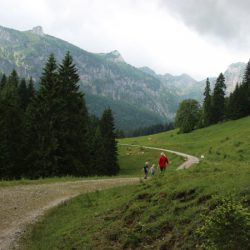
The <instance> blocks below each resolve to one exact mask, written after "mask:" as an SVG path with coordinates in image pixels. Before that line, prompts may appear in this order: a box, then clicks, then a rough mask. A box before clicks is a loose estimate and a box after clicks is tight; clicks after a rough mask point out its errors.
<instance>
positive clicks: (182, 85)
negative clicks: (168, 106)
mask: <svg viewBox="0 0 250 250" xmlns="http://www.w3.org/2000/svg"><path fill="white" fill-rule="evenodd" d="M140 69H141V70H142V71H143V72H145V73H147V74H150V75H152V76H154V77H156V78H157V79H159V80H160V81H161V83H162V84H163V85H164V86H165V87H166V88H167V89H169V90H170V91H171V92H172V93H174V94H175V95H176V97H177V98H178V101H181V100H184V99H187V98H195V99H198V100H201V98H202V92H203V90H204V86H205V85H204V83H203V82H198V81H196V80H195V79H193V78H192V77H191V76H189V75H187V74H181V75H177V76H173V75H171V74H164V75H158V74H156V73H155V72H154V71H153V70H152V69H150V68H148V67H142V68H140Z"/></svg>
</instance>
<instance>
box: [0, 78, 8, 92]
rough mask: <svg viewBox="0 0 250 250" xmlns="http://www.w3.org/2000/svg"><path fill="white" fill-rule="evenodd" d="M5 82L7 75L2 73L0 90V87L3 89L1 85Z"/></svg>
mask: <svg viewBox="0 0 250 250" xmlns="http://www.w3.org/2000/svg"><path fill="white" fill-rule="evenodd" d="M6 83H7V77H6V75H5V74H3V76H2V78H1V82H0V91H1V89H3V87H4V86H5V84H6Z"/></svg>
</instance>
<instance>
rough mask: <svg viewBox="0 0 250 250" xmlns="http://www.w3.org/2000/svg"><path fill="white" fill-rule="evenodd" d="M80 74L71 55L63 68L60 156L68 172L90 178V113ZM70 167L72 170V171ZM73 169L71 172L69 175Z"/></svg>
mask: <svg viewBox="0 0 250 250" xmlns="http://www.w3.org/2000/svg"><path fill="white" fill-rule="evenodd" d="M78 81H79V75H78V73H77V69H76V66H75V65H74V63H73V59H72V57H71V55H70V53H69V52H68V53H67V54H66V55H65V57H64V59H63V61H62V64H61V65H60V66H59V84H60V96H61V98H62V100H63V101H64V102H63V111H62V116H63V122H62V124H61V125H62V126H61V130H60V139H59V143H60V149H59V150H60V155H62V156H63V158H61V159H62V166H65V168H66V169H64V170H63V172H64V173H68V174H73V175H87V174H88V173H87V172H88V171H87V165H88V161H89V151H88V146H87V144H88V137H87V123H88V112H87V108H86V105H85V101H84V96H83V94H82V93H81V92H80V91H79V85H78ZM69 166H70V169H69ZM69 170H70V172H69Z"/></svg>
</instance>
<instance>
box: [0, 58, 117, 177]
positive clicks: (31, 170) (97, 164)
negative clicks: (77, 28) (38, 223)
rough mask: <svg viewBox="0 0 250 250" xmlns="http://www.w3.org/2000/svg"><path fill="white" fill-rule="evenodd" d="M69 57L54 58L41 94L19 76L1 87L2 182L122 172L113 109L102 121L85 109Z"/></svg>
mask: <svg viewBox="0 0 250 250" xmlns="http://www.w3.org/2000/svg"><path fill="white" fill-rule="evenodd" d="M78 82H79V75H78V73H77V69H76V66H75V64H74V63H73V59H72V57H71V55H70V53H67V54H66V55H65V57H64V59H63V60H62V62H61V64H59V65H58V64H57V62H56V60H55V58H54V56H53V54H52V55H50V57H49V58H48V61H47V63H46V65H45V67H44V69H43V71H42V75H41V78H40V85H39V89H38V90H35V88H34V83H33V80H32V78H30V79H29V80H28V81H27V80H25V79H20V78H19V76H18V74H17V72H16V71H15V70H13V71H12V73H11V74H10V75H9V76H6V75H5V74H3V75H2V77H1V82H0V178H2V179H13V178H15V179H18V178H23V177H26V178H34V179H35V178H41V177H42V178H44V177H52V176H65V175H72V176H89V175H115V174H117V173H118V171H119V165H118V161H117V145H116V140H115V132H114V130H115V127H114V118H113V114H112V111H111V109H110V108H107V109H105V110H104V112H103V114H102V117H101V118H100V119H98V118H97V117H95V116H91V115H89V113H88V110H87V108H86V104H85V100H84V94H83V93H82V92H80V91H79V85H78Z"/></svg>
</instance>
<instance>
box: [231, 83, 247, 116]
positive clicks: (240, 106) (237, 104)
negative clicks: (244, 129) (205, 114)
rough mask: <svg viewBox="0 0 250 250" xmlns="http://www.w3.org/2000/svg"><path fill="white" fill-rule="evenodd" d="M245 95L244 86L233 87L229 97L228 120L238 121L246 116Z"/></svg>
mask: <svg viewBox="0 0 250 250" xmlns="http://www.w3.org/2000/svg"><path fill="white" fill-rule="evenodd" d="M246 101H247V93H246V91H245V86H244V85H242V84H241V85H239V84H238V83H237V84H236V86H235V90H234V92H233V93H231V94H230V96H229V103H228V109H227V110H228V111H227V113H228V118H229V119H239V118H242V117H244V116H246V107H247V103H246Z"/></svg>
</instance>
